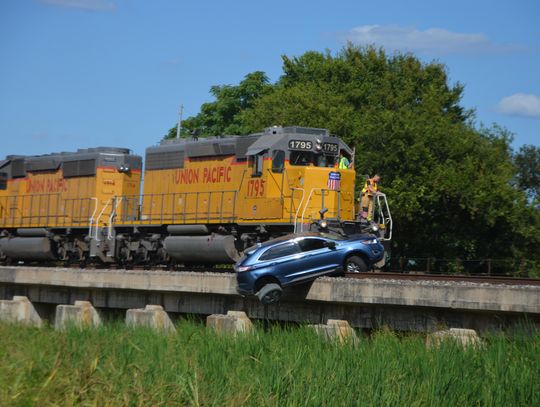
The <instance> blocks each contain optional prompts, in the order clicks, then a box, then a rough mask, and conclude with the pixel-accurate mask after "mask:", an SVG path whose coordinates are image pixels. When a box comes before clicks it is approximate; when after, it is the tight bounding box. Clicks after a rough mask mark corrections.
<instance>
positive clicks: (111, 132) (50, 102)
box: [0, 0, 540, 157]
mask: <svg viewBox="0 0 540 407" xmlns="http://www.w3.org/2000/svg"><path fill="white" fill-rule="evenodd" d="M539 22H540V2H538V1H535V0H529V1H514V2H510V1H497V0H491V1H471V0H469V1H461V0H454V1H452V2H448V1H444V2H442V1H441V2H438V1H435V0H431V1H429V0H425V1H408V2H405V1H377V2H374V1H369V2H367V1H340V0H334V1H332V2H329V1H318V0H311V1H293V0H289V1H281V0H273V1H254V0H251V1H234V0H230V1H204V0H199V1H172V0H171V1H159V0H155V1H148V0H132V1H124V0H118V1H116V0H0V140H1V143H0V157H3V156H5V155H7V154H44V153H49V152H53V151H55V152H56V151H73V150H76V149H77V148H81V147H92V146H102V145H106V146H122V147H124V146H125V147H129V148H132V149H133V150H134V151H135V152H137V153H139V154H142V153H143V152H144V149H145V147H147V146H149V145H152V144H155V143H157V142H158V141H159V139H160V138H161V137H162V136H163V135H164V134H165V133H166V132H167V131H168V129H169V128H170V127H172V126H173V125H174V124H175V121H176V120H177V115H178V107H179V105H180V104H183V105H184V117H187V116H190V115H194V114H196V113H197V112H198V111H199V107H200V105H201V104H202V103H204V102H206V101H210V100H212V99H211V96H210V94H209V89H210V86H212V85H222V84H237V83H238V82H239V81H240V80H241V79H242V78H243V77H244V75H246V74H247V73H249V72H252V71H255V70H261V71H264V72H266V73H267V75H268V76H269V77H270V79H271V80H272V81H275V80H276V79H277V78H278V77H279V75H280V73H281V55H283V54H286V55H289V56H295V55H301V54H303V53H304V52H305V51H308V50H317V51H324V50H325V49H330V50H332V51H337V50H339V49H340V48H341V47H342V46H343V45H344V43H345V42H346V41H347V40H349V41H352V42H354V43H357V44H375V45H378V46H384V47H385V48H387V50H388V51H389V52H394V50H398V51H402V52H413V53H415V54H416V55H417V56H419V57H420V58H421V59H422V60H424V61H432V60H436V61H439V62H441V63H443V64H445V65H446V66H447V68H448V72H449V75H450V78H451V81H452V82H457V81H459V82H461V83H463V84H464V85H465V95H464V98H463V101H462V105H464V106H465V107H467V108H475V109H476V112H477V122H478V123H480V122H482V123H484V124H486V125H491V124H492V123H493V122H496V123H498V124H500V125H502V126H504V127H506V128H507V129H509V130H510V131H512V132H513V133H515V141H514V146H515V147H516V148H517V147H519V146H520V145H522V144H534V145H540V79H539V76H540V23H539Z"/></svg>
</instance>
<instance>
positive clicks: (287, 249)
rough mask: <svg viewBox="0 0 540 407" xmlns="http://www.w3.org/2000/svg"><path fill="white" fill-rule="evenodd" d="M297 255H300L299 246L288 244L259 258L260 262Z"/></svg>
mask: <svg viewBox="0 0 540 407" xmlns="http://www.w3.org/2000/svg"><path fill="white" fill-rule="evenodd" d="M296 253H300V249H299V248H298V245H297V244H296V243H295V242H287V243H284V244H280V245H279V246H275V247H272V248H270V249H268V250H267V251H265V252H264V253H263V255H262V256H261V257H259V260H272V259H278V258H280V257H285V256H290V255H291V254H296Z"/></svg>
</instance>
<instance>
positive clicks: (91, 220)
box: [88, 196, 98, 238]
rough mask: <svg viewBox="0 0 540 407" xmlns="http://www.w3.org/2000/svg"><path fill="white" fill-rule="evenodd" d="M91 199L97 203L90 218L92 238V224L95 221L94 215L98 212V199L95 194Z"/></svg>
mask: <svg viewBox="0 0 540 407" xmlns="http://www.w3.org/2000/svg"><path fill="white" fill-rule="evenodd" d="M90 200H92V201H94V202H95V203H96V206H95V207H94V212H92V216H90V219H89V222H90V226H88V236H89V237H90V238H92V225H93V223H94V216H95V215H96V212H97V207H98V199H97V198H96V197H95V196H93V197H90Z"/></svg>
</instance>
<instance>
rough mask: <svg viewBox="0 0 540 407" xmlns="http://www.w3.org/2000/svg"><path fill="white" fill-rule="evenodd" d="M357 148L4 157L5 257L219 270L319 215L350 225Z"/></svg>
mask: <svg viewBox="0 0 540 407" xmlns="http://www.w3.org/2000/svg"><path fill="white" fill-rule="evenodd" d="M340 154H341V155H344V156H348V157H349V159H350V160H351V161H353V158H354V157H353V151H352V150H351V149H350V148H349V147H348V146H347V145H346V144H345V143H343V141H341V140H340V139H339V138H337V137H335V136H332V135H330V134H329V132H328V131H327V130H325V129H314V128H303V127H271V128H268V129H266V130H265V131H264V132H261V133H256V134H251V135H248V136H227V137H220V138H205V139H200V140H197V139H178V140H165V141H162V142H161V144H160V145H158V146H153V147H149V148H147V150H146V159H145V169H144V185H142V193H141V169H142V160H141V157H139V156H136V155H133V154H131V153H130V152H129V150H126V149H119V148H95V149H84V150H79V151H77V152H76V153H59V154H50V155H44V156H32V157H26V156H8V157H6V159H5V160H4V161H0V230H1V235H0V259H4V260H45V259H50V260H55V259H56V260H62V261H68V260H72V261H76V262H84V261H88V260H90V259H99V260H101V261H103V262H109V263H113V262H114V263H120V264H125V265H129V264H166V263H169V262H171V261H174V262H176V263H183V264H190V263H226V262H233V261H235V260H236V259H237V258H238V257H239V255H240V254H241V252H242V251H243V250H244V249H245V248H246V247H249V246H251V245H252V244H253V243H255V242H257V241H260V240H265V239H268V238H271V237H275V236H278V235H281V234H284V233H288V232H294V231H303V230H307V229H308V228H309V227H310V225H311V224H312V223H313V222H314V221H318V220H320V219H322V218H323V217H325V218H326V220H327V221H328V222H333V223H334V224H335V225H338V226H343V225H344V224H347V225H348V226H349V227H350V226H353V227H356V226H358V224H357V223H356V222H355V218H356V213H355V194H354V187H355V176H356V175H355V171H354V169H349V168H345V169H338V160H339V156H340Z"/></svg>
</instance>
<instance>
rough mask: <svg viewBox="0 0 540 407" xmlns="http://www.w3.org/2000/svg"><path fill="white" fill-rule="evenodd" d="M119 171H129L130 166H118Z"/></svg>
mask: <svg viewBox="0 0 540 407" xmlns="http://www.w3.org/2000/svg"><path fill="white" fill-rule="evenodd" d="M118 172H129V166H128V165H121V166H120V167H119V168H118Z"/></svg>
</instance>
